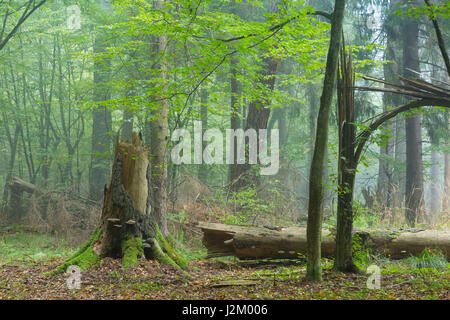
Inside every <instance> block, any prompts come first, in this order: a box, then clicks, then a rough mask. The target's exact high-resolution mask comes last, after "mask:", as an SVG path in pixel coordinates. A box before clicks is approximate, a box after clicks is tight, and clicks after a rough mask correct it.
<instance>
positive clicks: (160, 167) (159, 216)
mask: <svg viewBox="0 0 450 320" xmlns="http://www.w3.org/2000/svg"><path fill="white" fill-rule="evenodd" d="M162 7H163V1H161V0H160V1H157V2H156V4H155V9H156V10H159V9H161V8H162ZM167 41H168V39H167V36H166V35H161V36H159V37H158V41H157V42H158V47H157V53H158V56H159V59H160V60H159V62H158V63H155V69H156V70H157V73H158V74H159V80H158V81H161V82H162V86H161V90H160V91H161V95H160V96H159V97H158V99H157V100H158V101H159V104H160V105H159V106H158V110H156V114H157V119H156V120H155V121H153V122H152V128H151V129H152V136H151V155H152V166H153V179H154V184H155V186H154V192H153V195H154V199H153V203H154V210H155V217H156V220H157V222H158V225H159V227H160V230H161V233H162V234H163V236H167V235H169V230H168V228H167V161H168V148H167V144H168V141H169V102H168V101H167V98H166V97H165V96H164V95H165V94H166V82H167V79H168V78H167V77H168V75H167V63H166V50H167Z"/></svg>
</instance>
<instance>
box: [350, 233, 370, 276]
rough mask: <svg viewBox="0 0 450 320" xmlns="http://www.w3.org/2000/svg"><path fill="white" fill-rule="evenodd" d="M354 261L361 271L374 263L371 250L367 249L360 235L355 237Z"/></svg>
mask: <svg viewBox="0 0 450 320" xmlns="http://www.w3.org/2000/svg"><path fill="white" fill-rule="evenodd" d="M353 261H354V263H355V264H356V266H357V267H358V268H359V269H364V267H365V266H368V265H370V264H371V263H372V261H373V258H372V254H371V250H370V249H369V248H367V247H366V246H365V245H364V243H363V241H362V239H361V237H360V236H359V235H357V234H356V235H353Z"/></svg>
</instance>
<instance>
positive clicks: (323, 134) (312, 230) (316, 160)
mask: <svg viewBox="0 0 450 320" xmlns="http://www.w3.org/2000/svg"><path fill="white" fill-rule="evenodd" d="M344 8H345V0H336V1H335V5H334V12H333V18H332V21H331V36H330V45H329V49H328V55H327V64H326V68H325V78H324V81H323V89H322V96H321V97H320V108H319V113H318V117H317V126H316V128H317V130H316V141H315V144H314V153H313V157H312V163H311V171H310V182H309V202H308V222H307V243H308V249H307V259H308V262H307V268H306V279H308V280H315V281H321V280H322V268H321V265H320V257H321V251H320V241H321V239H320V235H321V231H322V219H323V194H324V190H323V166H324V159H325V150H326V146H327V142H328V122H329V118H330V112H331V101H332V98H333V89H334V85H335V80H336V71H337V66H338V58H339V50H340V47H341V40H342V25H343V20H344Z"/></svg>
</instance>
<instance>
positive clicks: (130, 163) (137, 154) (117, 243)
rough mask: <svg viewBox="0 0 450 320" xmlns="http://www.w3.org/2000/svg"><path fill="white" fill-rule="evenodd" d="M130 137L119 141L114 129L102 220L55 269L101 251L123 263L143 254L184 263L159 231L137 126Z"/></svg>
mask: <svg viewBox="0 0 450 320" xmlns="http://www.w3.org/2000/svg"><path fill="white" fill-rule="evenodd" d="M132 140H133V141H132V143H128V141H127V142H120V140H119V134H118V135H117V140H116V145H115V151H114V162H113V167H112V173H111V183H110V185H109V187H108V188H105V197H104V203H103V209H102V216H101V221H100V225H99V226H98V227H97V229H96V230H95V231H94V233H93V235H92V236H91V239H90V240H89V241H88V242H87V243H86V245H85V246H83V247H82V248H81V249H80V250H79V251H78V252H77V253H75V255H73V256H72V257H71V258H69V259H68V260H67V261H66V262H64V264H63V265H61V266H60V267H59V268H58V269H57V270H56V271H55V273H60V272H64V271H65V270H66V269H67V267H69V266H70V265H78V266H79V267H81V269H82V270H85V269H88V268H89V267H91V266H92V265H94V264H96V263H97V262H98V261H99V260H100V259H102V258H103V257H112V258H121V259H122V266H123V267H124V268H128V267H133V266H135V265H136V264H137V263H138V261H139V259H141V258H147V259H155V260H158V261H160V262H162V263H167V264H170V265H173V266H176V267H179V268H182V269H184V268H186V267H187V263H186V261H184V260H183V259H182V258H180V257H179V255H178V254H177V253H176V252H175V250H174V249H173V248H172V247H171V246H170V244H169V242H168V241H167V240H166V239H165V238H164V237H163V235H162V234H161V232H160V231H159V227H158V223H157V219H156V217H155V214H154V212H153V210H152V207H153V206H152V205H151V203H152V201H153V193H152V183H151V176H152V175H151V166H150V163H149V158H150V157H149V151H148V150H147V149H146V148H145V147H144V146H143V145H142V141H141V139H140V137H139V136H138V134H136V133H135V132H133V136H132ZM185 274H186V273H185Z"/></svg>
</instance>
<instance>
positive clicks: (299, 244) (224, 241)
mask: <svg viewBox="0 0 450 320" xmlns="http://www.w3.org/2000/svg"><path fill="white" fill-rule="evenodd" d="M198 227H199V228H200V229H201V230H202V232H203V244H204V245H205V247H206V248H207V249H208V257H209V258H212V257H221V256H236V257H238V258H239V259H264V258H271V259H293V258H298V257H299V253H300V254H305V253H306V248H307V247H306V228H302V227H286V228H281V229H279V231H278V230H273V229H269V228H264V227H251V226H237V225H226V224H220V223H207V222H199V224H198ZM353 234H354V236H355V235H357V236H359V238H360V239H361V241H362V242H363V244H364V245H365V246H366V247H368V248H372V249H373V250H374V251H376V252H378V253H382V254H385V255H386V256H389V257H390V258H393V259H401V258H406V257H408V256H410V255H418V254H419V253H421V252H422V250H424V249H425V248H430V249H432V248H438V249H440V250H442V252H443V254H444V255H446V256H447V257H448V254H449V253H450V230H413V229H408V230H401V229H398V230H355V231H354V233H353ZM335 247H336V243H335V238H334V236H333V235H332V233H331V232H330V231H328V230H322V256H324V257H332V256H334V253H335Z"/></svg>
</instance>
